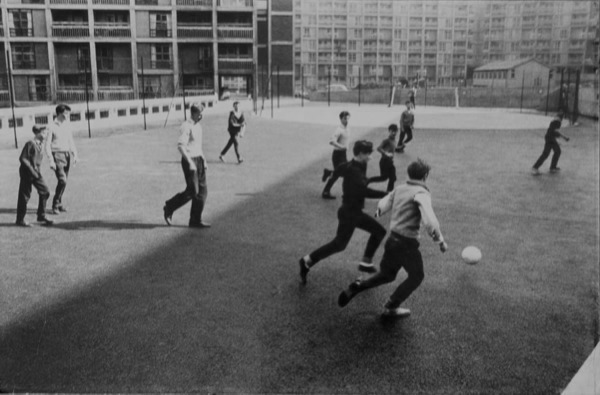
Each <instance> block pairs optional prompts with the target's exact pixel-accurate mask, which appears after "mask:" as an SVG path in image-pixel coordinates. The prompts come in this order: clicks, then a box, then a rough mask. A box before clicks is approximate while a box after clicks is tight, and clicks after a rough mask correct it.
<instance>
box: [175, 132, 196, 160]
mask: <svg viewBox="0 0 600 395" xmlns="http://www.w3.org/2000/svg"><path fill="white" fill-rule="evenodd" d="M191 132H192V130H191V128H190V127H188V125H187V124H186V123H184V124H183V125H181V135H180V136H179V140H177V149H178V150H179V152H181V156H183V157H184V158H185V160H186V161H187V162H188V164H189V166H190V170H197V168H196V164H194V161H192V158H190V156H189V154H188V152H187V149H186V146H187V144H188V142H189V141H190V133H191Z"/></svg>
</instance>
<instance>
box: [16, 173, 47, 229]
mask: <svg viewBox="0 0 600 395" xmlns="http://www.w3.org/2000/svg"><path fill="white" fill-rule="evenodd" d="M19 175H20V176H21V182H20V183H19V198H18V200H17V221H18V222H21V221H23V220H24V219H25V215H26V214H27V202H29V198H30V197H31V187H32V186H34V187H35V189H36V190H37V192H38V195H39V202H38V209H37V216H38V217H43V216H45V215H46V202H47V201H48V198H49V197H50V190H49V189H48V186H47V185H46V182H45V181H44V178H43V177H42V175H41V173H40V178H33V177H32V176H31V174H29V172H28V171H27V169H24V168H22V167H20V168H19Z"/></svg>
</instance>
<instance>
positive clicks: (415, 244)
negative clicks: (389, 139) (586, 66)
mask: <svg viewBox="0 0 600 395" xmlns="http://www.w3.org/2000/svg"><path fill="white" fill-rule="evenodd" d="M429 170H430V167H429V165H428V164H427V163H425V162H424V161H422V160H420V159H418V160H417V161H415V162H413V163H411V164H410V165H409V166H408V177H409V180H408V181H407V182H406V183H405V184H402V185H399V186H398V187H396V188H395V189H394V190H393V191H392V192H391V193H389V194H388V195H387V196H386V197H385V198H383V199H381V201H379V204H378V205H377V213H376V216H379V215H381V214H384V213H386V212H387V211H390V210H391V212H392V213H391V218H390V236H389V237H388V239H387V241H386V243H385V250H384V253H383V258H382V259H381V264H380V271H379V272H378V273H377V274H374V275H373V276H371V277H369V278H367V279H365V280H356V281H354V282H353V283H352V284H350V286H349V287H348V289H346V290H345V291H343V292H342V293H341V294H340V296H339V297H338V305H339V306H340V307H344V306H346V305H347V304H348V303H349V302H350V300H352V298H353V297H355V296H356V295H358V294H359V293H360V292H362V291H365V290H367V289H369V288H373V287H378V286H380V285H383V284H387V283H390V282H392V281H394V280H395V279H396V276H397V274H398V272H399V271H400V269H401V268H404V270H406V272H407V273H408V278H407V279H406V280H405V281H403V282H402V283H401V284H400V285H399V286H398V288H397V289H396V291H394V293H392V295H391V296H390V298H389V300H388V301H387V303H386V304H385V309H384V312H383V314H384V316H393V317H403V316H407V315H409V314H410V310H409V309H406V308H402V307H400V305H401V304H402V303H403V302H404V301H405V300H406V299H408V297H409V296H410V295H411V294H412V293H413V291H415V290H416V289H417V288H418V287H419V285H421V282H422V281H423V279H424V277H425V274H424V272H423V258H422V257H421V252H420V251H419V241H418V239H419V233H420V229H421V223H423V224H424V225H425V228H426V230H427V233H428V234H429V235H430V236H431V237H432V238H433V240H434V241H435V242H437V243H438V244H439V247H440V250H441V251H442V252H446V250H447V249H448V245H447V244H446V242H445V241H444V237H443V236H442V232H441V231H440V225H439V222H438V220H437V218H436V216H435V213H434V212H433V208H432V207H431V194H430V192H429V189H428V188H427V185H426V184H425V181H426V180H427V177H428V176H429Z"/></svg>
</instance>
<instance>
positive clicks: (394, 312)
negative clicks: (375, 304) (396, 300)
mask: <svg viewBox="0 0 600 395" xmlns="http://www.w3.org/2000/svg"><path fill="white" fill-rule="evenodd" d="M381 315H382V316H384V317H408V316H409V315H410V310H409V309H404V308H402V307H396V308H395V309H392V308H389V307H386V308H385V309H383V313H382V314H381Z"/></svg>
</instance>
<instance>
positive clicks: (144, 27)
mask: <svg viewBox="0 0 600 395" xmlns="http://www.w3.org/2000/svg"><path fill="white" fill-rule="evenodd" d="M135 34H136V37H150V12H148V11H142V10H136V11H135Z"/></svg>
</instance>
